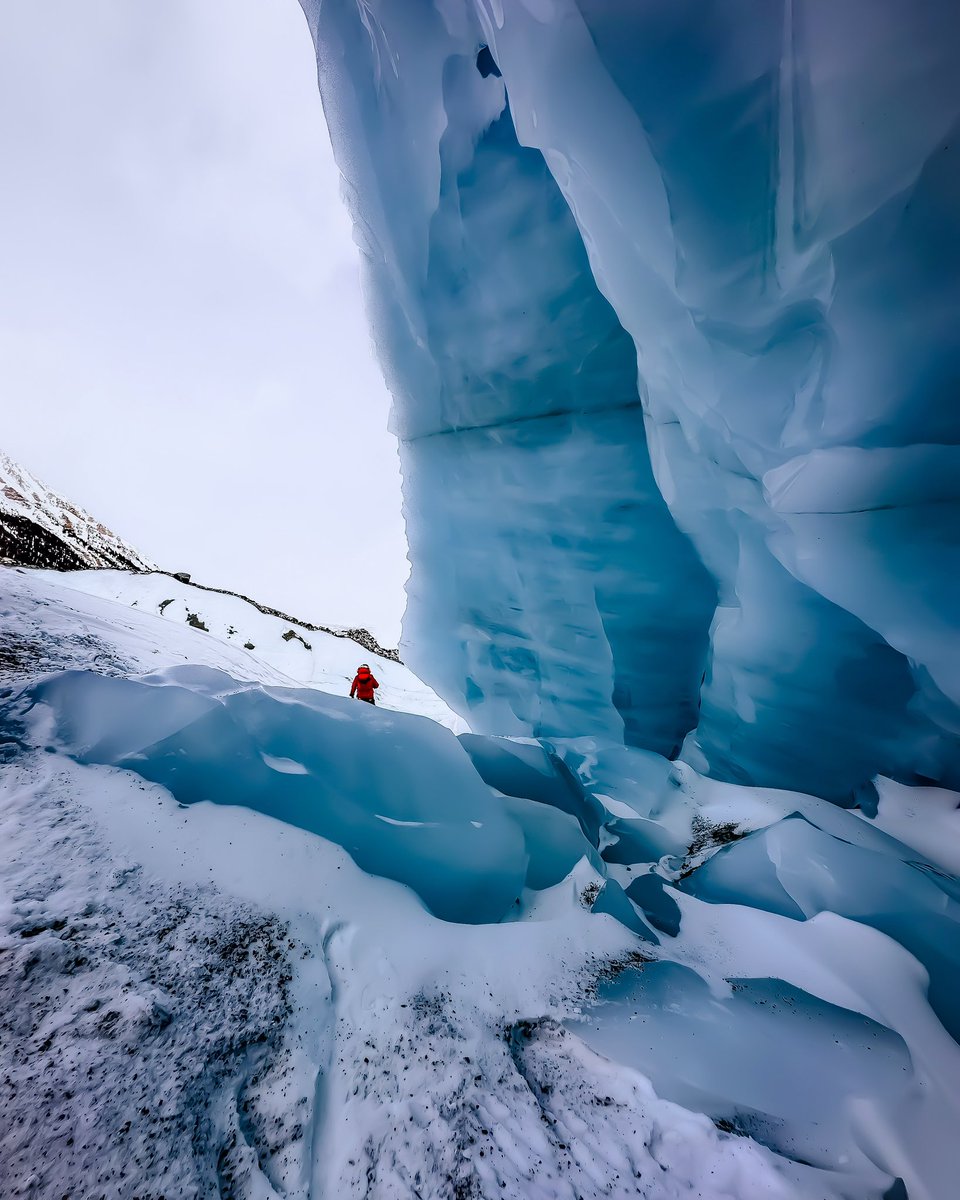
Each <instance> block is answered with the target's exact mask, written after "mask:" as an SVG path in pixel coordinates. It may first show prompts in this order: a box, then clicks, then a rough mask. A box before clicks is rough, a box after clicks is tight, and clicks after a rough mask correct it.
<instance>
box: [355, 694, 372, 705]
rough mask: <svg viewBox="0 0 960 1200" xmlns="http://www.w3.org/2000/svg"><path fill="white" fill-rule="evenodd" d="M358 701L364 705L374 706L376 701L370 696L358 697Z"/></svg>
mask: <svg viewBox="0 0 960 1200" xmlns="http://www.w3.org/2000/svg"><path fill="white" fill-rule="evenodd" d="M357 699H358V700H362V701H363V702H364V704H376V700H374V698H373V697H372V696H358V697H357Z"/></svg>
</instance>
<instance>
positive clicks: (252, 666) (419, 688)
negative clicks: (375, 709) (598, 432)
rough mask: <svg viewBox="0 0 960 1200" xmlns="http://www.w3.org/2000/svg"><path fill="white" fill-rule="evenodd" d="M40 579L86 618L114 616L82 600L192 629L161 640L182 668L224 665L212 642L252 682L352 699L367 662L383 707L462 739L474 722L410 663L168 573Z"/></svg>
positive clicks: (78, 574) (69, 574)
mask: <svg viewBox="0 0 960 1200" xmlns="http://www.w3.org/2000/svg"><path fill="white" fill-rule="evenodd" d="M36 576H37V578H40V579H44V580H46V581H49V582H50V583H51V584H52V585H54V586H55V587H57V588H65V589H68V590H69V591H70V592H75V593H79V595H78V596H77V597H76V599H75V600H74V601H73V603H75V604H79V605H81V606H84V608H83V611H89V612H91V613H92V612H99V613H102V612H104V611H106V612H107V613H110V612H111V610H110V608H109V607H108V608H107V609H106V610H105V609H104V608H103V606H102V605H100V606H99V607H98V606H97V605H96V604H95V603H91V602H89V601H84V600H82V599H81V598H80V596H86V597H90V598H91V601H93V600H104V601H110V602H112V603H116V604H121V605H124V606H128V607H130V608H133V609H136V610H137V612H138V613H149V614H151V615H153V616H156V617H158V618H161V619H163V620H164V621H165V622H167V623H171V624H174V625H178V626H185V627H186V628H187V630H189V631H190V634H191V636H189V637H188V638H187V640H186V642H185V643H184V642H182V641H181V640H180V639H179V638H177V637H176V635H174V637H173V639H172V641H171V639H170V637H169V635H168V634H167V633H166V632H165V631H162V630H160V629H158V630H157V632H156V634H155V637H156V640H157V645H158V647H166V646H169V645H171V644H173V645H177V646H178V647H179V646H182V645H183V646H185V649H184V650H183V660H182V661H190V662H201V663H209V664H210V665H214V664H217V665H219V664H220V663H221V662H222V661H223V659H222V657H221V656H222V654H223V650H222V649H221V648H220V647H219V646H213V647H205V646H204V644H203V642H204V638H205V637H206V639H207V640H208V641H217V642H222V643H224V645H226V646H230V647H231V648H232V649H233V651H234V653H233V654H232V655H230V657H229V659H228V661H229V662H230V663H231V666H232V669H233V670H235V671H236V670H239V671H240V672H241V674H242V675H243V677H244V678H248V679H256V680H259V681H261V682H263V683H286V684H290V683H291V682H296V683H302V684H307V685H308V686H310V687H316V688H319V689H320V690H321V691H324V692H330V693H331V694H333V695H341V696H345V695H348V694H349V692H350V682H351V680H352V679H353V677H354V675H355V674H356V669H357V667H358V666H359V665H360V663H362V662H367V663H369V664H370V667H371V669H372V670H373V673H374V675H375V676H376V677H377V681H378V682H379V684H380V690H379V691H378V692H377V703H378V704H379V705H381V706H382V707H384V708H387V709H391V710H397V711H400V712H411V713H419V714H420V715H422V716H426V717H430V718H431V719H432V720H434V721H439V722H440V723H441V724H442V725H446V726H447V727H448V728H450V729H452V730H453V731H454V732H455V733H459V732H461V731H462V730H465V729H466V728H467V725H466V722H465V721H463V720H462V718H460V717H458V716H457V715H456V713H454V712H453V711H452V710H451V709H450V708H449V707H448V705H446V704H445V703H444V702H443V700H441V699H440V697H439V696H438V695H437V694H436V692H434V690H433V689H432V688H430V687H428V686H427V685H426V684H424V683H422V682H421V681H420V680H419V679H418V678H417V677H416V675H414V674H413V672H412V671H411V670H410V669H409V668H408V667H405V666H404V665H403V664H402V663H398V662H393V661H392V660H391V659H387V658H383V657H381V656H380V655H376V654H373V653H371V652H370V651H369V650H366V649H364V648H363V647H362V646H358V645H357V643H356V642H354V641H353V640H351V639H350V638H346V637H338V636H334V635H333V634H331V633H324V632H321V631H315V630H311V629H308V628H306V627H305V626H304V625H300V624H298V623H297V622H295V621H288V620H285V619H283V618H280V617H276V616H271V615H269V614H268V613H265V612H262V611H260V609H258V608H257V607H256V605H254V604H252V603H250V602H249V601H248V600H245V599H243V598H242V597H240V596H234V595H230V594H225V593H221V592H215V591H210V590H207V589H206V588H199V587H195V586H194V585H193V584H190V583H182V582H181V581H180V580H178V579H174V578H173V577H172V576H170V575H165V574H162V573H160V572H154V573H150V574H133V573H131V572H129V571H65V572H56V571H50V572H37V573H36ZM106 619H107V620H108V621H109V620H110V617H109V616H108V617H107V618H106ZM193 634H196V636H193ZM291 634H292V636H290V635H291ZM284 635H286V636H284ZM161 653H164V651H163V650H161Z"/></svg>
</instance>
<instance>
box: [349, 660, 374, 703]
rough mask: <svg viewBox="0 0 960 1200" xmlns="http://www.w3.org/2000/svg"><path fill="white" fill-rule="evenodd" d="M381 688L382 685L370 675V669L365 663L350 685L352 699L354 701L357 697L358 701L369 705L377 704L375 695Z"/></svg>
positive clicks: (359, 668)
mask: <svg viewBox="0 0 960 1200" xmlns="http://www.w3.org/2000/svg"><path fill="white" fill-rule="evenodd" d="M379 686H380V684H379V683H377V681H376V680H375V679H374V677H373V676H372V675H371V674H370V668H369V667H368V666H367V664H366V663H364V664H363V666H362V667H358V668H357V676H356V678H355V679H354V681H353V683H352V684H351V685H350V699H351V700H352V699H353V698H354V696H356V698H357V699H358V700H365V701H366V702H367V704H376V700H374V698H373V693H374V692H375V691H376V690H377V688H378V687H379Z"/></svg>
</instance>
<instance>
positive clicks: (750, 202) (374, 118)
mask: <svg viewBox="0 0 960 1200" xmlns="http://www.w3.org/2000/svg"><path fill="white" fill-rule="evenodd" d="M303 6H304V9H305V11H306V13H307V16H308V20H309V22H310V25H311V28H312V30H313V33H314V37H315V40H316V42H317V46H318V51H319V54H318V58H319V63H320V82H321V89H322V91H323V95H324V103H325V107H326V110H327V113H328V116H329V118H330V125H331V130H332V134H333V138H334V144H335V148H336V150H337V154H338V158H339V161H340V164H341V167H342V170H343V172H344V175H345V178H346V191H347V195H348V198H349V200H350V202H351V205H352V208H353V211H354V215H355V218H356V223H357V236H358V240H359V242H360V244H361V247H362V250H363V252H364V256H365V260H366V274H367V285H368V292H369V294H370V297H371V308H372V314H373V324H374V333H375V336H376V339H377V342H378V345H379V347H380V351H381V355H382V358H383V361H384V365H385V368H386V371H387V376H388V381H389V383H390V386H391V389H392V391H393V393H394V397H395V417H394V419H395V424H396V428H397V431H398V433H399V435H400V437H401V439H402V451H401V452H402V458H403V465H404V476H405V484H404V487H405V502H406V508H407V516H408V530H409V533H410V546H411V558H412V561H413V568H414V569H413V574H412V580H411V585H410V606H409V610H408V617H407V625H406V641H407V643H408V644H409V650H408V653H409V654H410V655H412V661H414V662H415V664H416V665H417V667H418V669H420V670H421V671H422V672H423V673H424V674H425V676H426V677H427V678H428V679H429V680H430V681H431V682H434V683H436V684H437V686H438V688H439V689H440V690H441V691H442V692H443V694H445V695H446V696H448V697H449V698H451V699H452V700H453V701H454V702H455V703H456V704H457V705H458V707H459V708H460V709H461V710H462V711H464V712H467V713H469V717H470V720H471V722H472V723H473V727H474V728H475V729H477V730H478V731H481V732H492V733H500V734H503V733H515V734H516V733H519V734H530V733H533V734H537V735H542V736H549V737H555V736H575V737H579V736H584V735H594V736H610V735H613V736H616V737H619V736H623V737H624V738H625V739H626V741H627V743H628V744H631V745H635V746H641V747H645V748H648V749H651V750H656V751H658V752H660V753H664V754H667V755H673V754H674V753H675V751H676V749H677V747H678V746H679V745H680V744H681V743H684V744H685V753H686V755H687V757H688V758H689V760H690V761H692V762H693V763H694V764H695V765H697V766H698V768H700V769H702V770H707V771H709V772H710V773H712V774H714V775H716V776H719V777H722V778H727V779H732V780H738V781H742V782H754V783H761V784H766V785H773V786H778V787H790V788H796V789H798V790H802V791H807V792H814V793H817V794H820V795H823V796H828V797H830V798H832V799H834V800H839V801H841V802H848V801H849V797H850V796H851V794H852V793H853V792H855V791H856V790H857V789H858V788H859V787H860V786H861V785H863V784H864V783H865V782H866V781H867V780H869V779H870V778H871V777H872V776H873V775H874V774H876V773H877V772H882V773H885V774H887V775H891V776H894V777H898V778H900V779H903V780H906V781H909V782H915V781H918V780H920V781H923V780H930V781H937V782H940V783H946V784H947V785H951V781H952V783H954V784H955V783H956V782H957V780H958V778H960V775H958V772H960V752H958V748H957V736H956V734H957V727H958V717H957V702H958V700H960V649H958V647H960V639H958V638H957V613H958V612H960V592H958V586H960V585H958V580H960V541H958V536H960V535H958V531H960V519H958V506H957V501H958V489H957V483H956V479H957V474H956V463H957V449H956V448H957V443H958V441H960V424H958V415H957V414H958V410H957V406H956V404H955V403H954V401H953V397H954V395H955V391H956V386H957V379H958V369H960V356H958V351H957V340H956V336H955V330H956V325H957V318H958V315H960V270H958V268H960V260H958V257H957V256H958V253H960V251H958V247H960V229H958V223H960V170H958V166H957V158H958V153H960V151H958V147H957V138H956V136H955V134H956V127H957V122H958V117H960V76H958V73H957V71H956V63H955V52H956V45H957V44H958V38H960V15H958V14H960V10H958V9H957V6H956V4H955V3H953V0H920V2H918V3H916V4H903V3H900V2H899V0H850V2H849V3H844V4H833V3H830V2H829V0H793V3H784V4H770V3H767V2H766V0H735V2H733V3H730V4H725V5H722V6H720V7H718V6H716V5H713V4H707V3H697V2H694V3H689V4H676V3H674V2H673V0H645V2H644V3H642V4H641V3H636V4H628V3H608V2H606V0H536V3H534V2H533V0H530V2H517V3H511V4H501V3H498V2H496V0H444V2H443V3H440V2H439V0H437V2H436V3H434V2H433V0H412V2H411V3H408V4H403V5H394V4H391V3H387V2H384V0H364V2H363V3H362V4H361V3H353V2H351V0H341V2H338V3H324V4H320V3H319V2H318V0H303ZM493 67H495V68H496V69H493Z"/></svg>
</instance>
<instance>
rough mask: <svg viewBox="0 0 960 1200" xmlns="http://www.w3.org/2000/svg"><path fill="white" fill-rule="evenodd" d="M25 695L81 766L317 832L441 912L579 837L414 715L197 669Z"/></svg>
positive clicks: (84, 675) (473, 905) (501, 890)
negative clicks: (495, 789)
mask: <svg viewBox="0 0 960 1200" xmlns="http://www.w3.org/2000/svg"><path fill="white" fill-rule="evenodd" d="M29 699H30V700H32V701H33V702H34V704H35V705H36V706H37V707H36V709H35V712H36V713H37V714H41V713H46V712H48V711H50V710H52V714H53V719H54V721H55V731H54V734H53V738H54V741H55V743H56V744H58V745H60V746H62V747H63V748H64V749H66V751H67V752H68V753H69V754H70V755H71V756H72V757H74V758H76V759H77V760H78V761H79V762H82V763H107V764H110V765H114V766H118V767H123V768H126V769H128V770H131V771H135V772H136V773H137V774H139V775H141V776H143V778H145V779H149V780H151V781H152V782H154V783H159V784H162V785H163V786H164V787H166V788H167V789H169V791H170V792H172V793H173V795H174V796H175V797H176V798H177V799H178V800H179V801H180V802H181V803H183V804H195V803H198V802H202V801H212V802H214V803H218V804H236V805H245V806H246V807H248V808H252V809H254V810H256V811H257V812H262V813H266V814H267V815H268V816H271V817H275V818H277V819H278V820H281V821H285V822H286V823H287V824H290V825H295V826H298V827H299V828H301V829H307V830H309V831H311V832H312V833H317V834H319V835H320V836H321V837H325V838H328V839H329V840H331V841H334V842H337V843H339V844H340V845H341V846H343V847H344V849H345V850H347V851H348V852H349V853H350V854H351V855H352V857H353V858H354V859H355V860H356V862H357V863H358V864H359V866H361V867H362V868H363V869H364V870H366V871H369V872H371V873H373V874H376V875H384V876H386V877H387V878H389V879H396V880H399V881H400V882H402V883H406V884H408V885H409V886H410V887H412V888H413V889H414V891H416V892H417V893H418V894H419V895H420V897H421V898H422V899H423V901H424V903H425V904H426V905H427V906H428V907H429V908H430V910H431V911H432V912H433V913H435V914H436V915H437V916H440V917H443V918H445V919H447V920H455V921H466V922H483V921H496V920H499V919H500V918H501V917H502V916H503V915H504V914H505V913H506V912H507V911H508V910H509V909H510V908H511V906H513V904H514V903H515V901H516V900H517V898H518V897H519V895H520V893H521V891H522V890H523V887H524V883H525V879H526V875H527V868H528V861H529V863H530V864H531V865H532V868H533V870H534V873H535V875H536V877H537V879H538V880H539V879H546V880H547V881H548V882H549V883H554V882H556V881H557V879H558V878H560V877H562V876H563V875H564V874H566V872H567V871H568V870H569V869H570V868H571V867H572V866H573V865H574V863H576V861H577V860H578V859H579V858H580V857H581V856H582V854H583V852H584V851H588V852H589V849H590V848H589V846H588V845H587V844H586V843H585V842H584V841H583V838H582V837H581V836H580V835H579V830H578V829H577V827H576V824H575V822H573V820H572V818H566V821H567V822H569V824H564V826H563V829H561V830H557V829H555V828H554V827H552V826H549V825H548V824H547V823H548V822H549V820H550V817H551V816H557V817H558V818H561V819H562V816H563V815H562V814H554V813H553V811H552V810H547V815H546V816H545V817H544V818H543V820H542V821H540V822H539V823H538V821H537V817H536V814H534V815H533V816H531V817H526V814H525V813H523V805H524V803H525V802H523V801H517V807H518V815H522V816H524V817H525V818H526V819H525V820H524V821H522V822H521V821H520V820H518V819H515V818H514V817H513V816H512V815H511V814H510V813H509V812H508V811H505V810H504V808H503V807H502V806H501V805H499V804H498V803H497V802H496V800H495V798H494V796H493V795H492V793H491V792H490V790H489V788H487V787H486V785H485V784H484V783H483V782H482V780H481V779H480V777H479V776H478V775H477V774H476V773H475V771H474V770H473V768H472V766H471V765H470V760H469V759H468V758H467V756H466V755H465V754H464V753H463V751H462V750H461V748H460V746H459V744H458V743H457V740H456V738H455V737H454V736H453V734H452V733H450V732H449V731H448V730H446V729H444V728H442V727H441V726H439V725H437V724H435V723H434V722H433V721H429V720H427V719H426V718H423V717H414V716H408V715H406V714H400V713H387V712H385V711H381V710H379V709H375V708H372V707H369V706H367V705H362V704H357V703H356V702H351V701H349V700H346V699H342V698H339V697H334V696H328V695H325V694H324V693H321V692H318V691H307V690H299V689H286V688H268V687H261V686H257V685H252V684H244V683H241V682H238V681H237V680H235V679H232V678H231V677H230V676H229V675H226V674H225V673H224V672H222V671H217V670H214V669H212V668H203V667H181V668H178V669H174V670H172V671H170V672H167V673H164V674H163V675H161V676H155V677H153V678H149V677H148V678H147V679H143V680H137V679H116V678H106V677H103V676H100V675H96V674H93V673H92V672H89V671H68V672H64V673H62V674H60V675H56V676H54V677H52V678H50V679H49V680H47V681H45V682H43V683H41V684H39V685H37V686H36V687H35V688H33V689H32V690H31V692H30V693H29ZM526 803H529V802H526ZM534 807H538V806H534ZM570 826H572V829H571V828H570ZM544 827H545V828H544ZM527 843H529V844H530V845H531V847H532V852H531V853H529V854H528V850H527ZM540 886H544V885H543V884H540Z"/></svg>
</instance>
